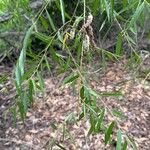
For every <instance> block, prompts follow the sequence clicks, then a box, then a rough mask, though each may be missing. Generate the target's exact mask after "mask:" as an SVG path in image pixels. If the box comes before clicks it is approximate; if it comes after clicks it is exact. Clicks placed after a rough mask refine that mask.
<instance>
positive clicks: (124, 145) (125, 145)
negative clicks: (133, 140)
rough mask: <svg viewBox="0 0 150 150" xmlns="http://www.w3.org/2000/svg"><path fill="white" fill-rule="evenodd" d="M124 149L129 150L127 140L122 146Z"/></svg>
mask: <svg viewBox="0 0 150 150" xmlns="http://www.w3.org/2000/svg"><path fill="white" fill-rule="evenodd" d="M122 150H127V141H125V142H124V144H123V146H122Z"/></svg>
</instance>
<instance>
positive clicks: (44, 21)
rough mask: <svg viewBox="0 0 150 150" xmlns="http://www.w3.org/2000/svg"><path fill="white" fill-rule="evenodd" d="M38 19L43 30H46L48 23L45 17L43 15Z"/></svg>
mask: <svg viewBox="0 0 150 150" xmlns="http://www.w3.org/2000/svg"><path fill="white" fill-rule="evenodd" d="M40 20H41V22H42V25H43V27H44V28H45V30H46V31H48V23H47V21H46V19H45V18H44V17H42V16H40Z"/></svg>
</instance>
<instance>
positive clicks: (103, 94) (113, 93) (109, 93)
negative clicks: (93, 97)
mask: <svg viewBox="0 0 150 150" xmlns="http://www.w3.org/2000/svg"><path fill="white" fill-rule="evenodd" d="M98 95H99V96H114V97H118V96H122V93H121V92H103V93H98Z"/></svg>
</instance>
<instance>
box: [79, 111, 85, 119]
mask: <svg viewBox="0 0 150 150" xmlns="http://www.w3.org/2000/svg"><path fill="white" fill-rule="evenodd" d="M83 117H84V112H82V113H81V114H80V115H79V118H78V121H80V120H81V119H82V118H83Z"/></svg>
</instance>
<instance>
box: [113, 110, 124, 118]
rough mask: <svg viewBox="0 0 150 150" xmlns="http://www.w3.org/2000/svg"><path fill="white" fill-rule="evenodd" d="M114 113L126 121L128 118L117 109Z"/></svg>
mask: <svg viewBox="0 0 150 150" xmlns="http://www.w3.org/2000/svg"><path fill="white" fill-rule="evenodd" d="M112 113H113V115H114V116H116V117H119V118H120V119H125V118H126V116H125V115H123V114H122V112H120V111H118V110H116V109H113V110H112Z"/></svg>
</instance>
